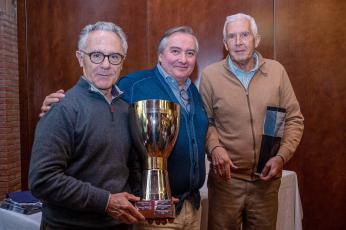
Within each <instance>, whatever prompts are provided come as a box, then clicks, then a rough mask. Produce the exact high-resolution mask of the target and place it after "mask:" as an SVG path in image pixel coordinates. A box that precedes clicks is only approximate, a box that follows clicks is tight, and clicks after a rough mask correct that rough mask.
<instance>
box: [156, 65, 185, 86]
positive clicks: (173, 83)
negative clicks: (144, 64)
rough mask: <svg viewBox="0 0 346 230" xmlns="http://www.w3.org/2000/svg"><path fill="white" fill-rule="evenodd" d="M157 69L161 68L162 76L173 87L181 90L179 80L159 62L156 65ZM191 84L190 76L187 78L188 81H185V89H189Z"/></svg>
mask: <svg viewBox="0 0 346 230" xmlns="http://www.w3.org/2000/svg"><path fill="white" fill-rule="evenodd" d="M156 67H157V69H158V70H159V72H160V74H161V75H162V77H163V78H164V79H165V81H166V82H167V83H168V84H169V85H170V86H172V87H174V88H175V89H177V90H179V85H178V82H177V81H176V80H175V79H174V77H172V76H170V75H169V74H168V73H167V72H166V71H165V70H164V69H163V68H162V66H161V65H160V64H159V63H157V65H156ZM190 85H191V80H190V78H188V79H186V81H185V82H184V86H183V90H185V91H187V89H188V88H189V86H190Z"/></svg>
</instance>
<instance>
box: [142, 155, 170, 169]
mask: <svg viewBox="0 0 346 230" xmlns="http://www.w3.org/2000/svg"><path fill="white" fill-rule="evenodd" d="M146 163H147V165H146V169H161V170H167V159H166V158H163V157H148V158H147V162H146Z"/></svg>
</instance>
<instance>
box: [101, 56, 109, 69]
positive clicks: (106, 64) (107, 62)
mask: <svg viewBox="0 0 346 230" xmlns="http://www.w3.org/2000/svg"><path fill="white" fill-rule="evenodd" d="M110 66H111V63H109V59H108V57H105V59H103V61H102V62H101V67H102V68H104V69H108V68H109V67H110Z"/></svg>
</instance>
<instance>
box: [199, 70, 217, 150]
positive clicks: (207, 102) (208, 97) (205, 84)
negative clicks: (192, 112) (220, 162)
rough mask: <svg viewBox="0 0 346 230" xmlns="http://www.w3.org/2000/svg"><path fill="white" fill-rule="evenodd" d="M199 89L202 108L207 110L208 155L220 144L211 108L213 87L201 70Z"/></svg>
mask: <svg viewBox="0 0 346 230" xmlns="http://www.w3.org/2000/svg"><path fill="white" fill-rule="evenodd" d="M199 91H200V94H201V98H202V101H203V105H204V109H205V111H206V112H207V116H208V131H207V136H206V150H207V154H208V155H209V154H210V153H211V151H212V150H213V149H214V148H215V147H217V146H221V144H220V141H219V135H218V132H217V129H216V127H215V115H214V110H213V104H214V103H213V88H212V85H211V82H210V81H209V80H208V77H207V75H206V73H205V72H202V76H201V82H200V85H199Z"/></svg>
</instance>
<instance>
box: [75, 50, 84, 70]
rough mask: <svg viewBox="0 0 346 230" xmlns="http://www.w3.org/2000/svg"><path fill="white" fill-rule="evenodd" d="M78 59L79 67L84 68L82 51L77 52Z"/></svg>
mask: <svg viewBox="0 0 346 230" xmlns="http://www.w3.org/2000/svg"><path fill="white" fill-rule="evenodd" d="M76 57H77V59H78V62H79V66H80V67H83V54H82V53H81V52H80V51H76Z"/></svg>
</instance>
